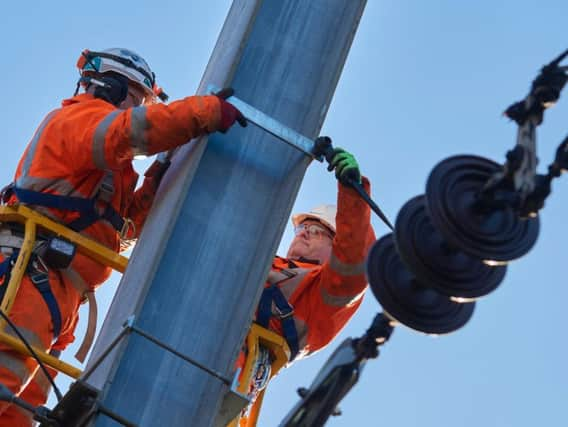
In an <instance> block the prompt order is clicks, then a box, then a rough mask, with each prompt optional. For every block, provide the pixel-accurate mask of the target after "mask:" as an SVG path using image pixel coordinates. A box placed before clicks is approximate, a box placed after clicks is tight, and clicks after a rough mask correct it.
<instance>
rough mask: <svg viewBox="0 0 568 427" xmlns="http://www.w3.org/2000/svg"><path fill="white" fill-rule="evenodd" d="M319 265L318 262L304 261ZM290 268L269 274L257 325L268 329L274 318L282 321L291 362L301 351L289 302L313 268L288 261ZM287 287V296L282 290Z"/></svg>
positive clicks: (261, 299)
mask: <svg viewBox="0 0 568 427" xmlns="http://www.w3.org/2000/svg"><path fill="white" fill-rule="evenodd" d="M302 261H303V262H304V261H305V262H309V263H313V264H315V265H317V264H318V263H317V262H316V261H312V260H302ZM288 266H289V268H284V269H281V270H279V271H276V270H271V271H270V273H269V274H268V278H267V282H268V283H269V286H267V287H265V288H264V290H263V291H262V295H261V296H260V302H259V304H258V311H257V314H256V323H258V324H259V325H260V326H262V327H263V328H268V324H269V321H270V319H271V318H272V317H276V318H277V319H278V320H280V325H281V326H282V334H283V336H284V339H285V340H286V343H287V344H288V347H289V348H290V360H289V362H291V361H292V360H294V359H295V358H296V356H297V355H298V352H299V351H300V348H299V347H300V345H299V337H298V335H299V334H298V329H297V327H296V322H295V320H294V307H293V306H292V305H291V304H290V303H289V302H288V299H289V298H290V296H291V295H292V293H293V292H294V291H295V290H296V289H297V286H299V285H300V283H301V282H302V280H303V277H304V276H305V274H306V273H308V272H309V271H310V270H311V268H302V267H298V266H297V265H296V264H295V263H294V262H293V261H291V260H288ZM283 287H286V294H287V295H286V294H285V292H283V291H282V288H283Z"/></svg>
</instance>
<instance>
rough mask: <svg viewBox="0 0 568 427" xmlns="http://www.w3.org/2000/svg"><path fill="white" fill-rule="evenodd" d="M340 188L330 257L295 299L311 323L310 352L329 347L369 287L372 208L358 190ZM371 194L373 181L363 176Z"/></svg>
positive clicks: (308, 279) (298, 311) (310, 274)
mask: <svg viewBox="0 0 568 427" xmlns="http://www.w3.org/2000/svg"><path fill="white" fill-rule="evenodd" d="M338 185H339V189H338V200H337V215H336V235H335V238H334V240H333V246H332V254H331V257H330V259H329V260H328V261H327V262H325V263H324V264H323V265H322V266H320V267H316V268H314V269H313V271H311V272H310V273H309V274H308V276H307V277H306V279H305V280H306V283H307V284H308V285H306V287H305V288H304V289H305V291H304V292H302V293H301V294H300V295H298V296H297V297H296V298H295V301H294V302H293V305H294V306H295V308H296V313H297V315H298V314H299V313H304V315H305V319H303V320H304V321H305V322H306V323H307V324H308V336H307V344H308V345H307V350H308V353H307V354H311V353H313V352H314V351H317V350H319V349H321V348H323V347H325V346H326V345H327V344H329V342H330V341H331V340H332V339H333V338H334V337H335V336H336V335H337V334H338V333H339V332H340V331H341V330H342V329H343V327H344V326H345V325H346V324H347V322H349V320H350V319H351V317H352V316H353V315H354V314H355V312H356V311H357V309H358V308H359V306H360V305H361V302H362V301H363V295H364V292H365V290H366V289H367V279H366V276H365V264H366V259H367V253H368V251H369V249H370V248H371V245H372V244H373V242H374V240H375V233H374V231H373V228H372V226H371V212H370V208H369V206H368V205H367V203H365V201H364V200H362V199H361V198H360V197H359V195H358V194H357V193H356V192H355V190H353V189H351V188H348V187H345V186H343V185H341V184H338ZM363 187H364V188H365V191H367V193H368V194H370V183H369V181H368V179H367V178H363Z"/></svg>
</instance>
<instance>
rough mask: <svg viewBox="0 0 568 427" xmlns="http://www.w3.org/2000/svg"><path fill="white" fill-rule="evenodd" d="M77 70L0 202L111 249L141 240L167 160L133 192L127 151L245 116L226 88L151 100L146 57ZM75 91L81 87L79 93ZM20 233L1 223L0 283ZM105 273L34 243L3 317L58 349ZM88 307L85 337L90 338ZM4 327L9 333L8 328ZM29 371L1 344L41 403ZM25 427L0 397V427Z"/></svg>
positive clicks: (97, 60)
mask: <svg viewBox="0 0 568 427" xmlns="http://www.w3.org/2000/svg"><path fill="white" fill-rule="evenodd" d="M77 66H78V68H79V71H80V79H79V82H78V83H77V89H76V91H75V96H73V97H72V98H70V99H66V100H64V101H63V103H62V106H61V108H58V109H56V110H54V111H52V112H51V113H49V114H48V115H47V117H46V118H45V119H44V120H43V122H42V123H41V124H40V126H39V127H38V129H37V130H36V132H35V135H34V136H33V138H32V140H31V141H30V143H29V145H28V147H27V148H26V150H25V152H24V155H23V157H22V159H21V160H20V163H19V165H18V168H17V171H16V174H15V180H14V182H13V184H12V185H11V186H9V187H8V188H7V190H6V191H5V192H4V193H5V194H4V200H5V201H7V202H8V203H23V204H26V205H28V206H29V207H31V208H32V209H36V210H37V211H39V212H41V213H42V214H44V215H47V216H48V217H50V218H52V219H54V220H56V221H58V222H61V223H63V224H66V225H67V226H68V227H70V228H71V229H73V230H75V231H78V232H80V233H82V234H84V235H86V236H88V237H90V238H92V239H94V240H96V241H97V242H99V243H102V244H104V245H106V246H108V247H109V248H111V249H113V250H115V251H117V252H118V251H119V250H120V249H121V243H123V242H125V241H127V240H131V239H135V238H137V237H138V235H139V233H140V230H141V228H142V226H143V224H144V220H145V218H146V215H147V213H148V211H149V209H150V206H151V205H152V201H153V199H154V194H155V192H156V189H157V187H158V184H159V182H160V178H161V176H162V175H163V173H164V171H165V169H166V168H167V165H168V162H163V163H161V162H155V163H154V164H153V165H152V166H151V167H150V168H149V169H148V171H147V172H146V173H145V179H144V182H143V184H142V186H141V187H140V188H139V189H138V190H135V187H136V181H137V178H138V175H137V174H136V172H135V171H134V169H133V167H132V160H133V158H134V156H135V155H153V154H156V153H160V152H165V151H167V150H170V149H173V148H175V147H178V146H180V145H183V144H185V143H187V142H189V141H190V140H191V139H192V138H195V137H198V136H201V135H205V134H208V133H211V132H216V131H221V132H226V131H227V130H228V129H229V128H230V127H231V126H232V125H233V124H234V123H235V122H238V123H239V124H240V125H241V126H245V125H246V120H245V118H244V117H243V115H242V114H241V113H240V112H239V111H238V110H237V109H236V108H235V107H233V106H232V105H231V104H229V103H227V102H226V101H225V100H224V98H226V97H227V96H230V92H231V91H230V90H229V91H222V92H223V94H221V93H219V94H218V95H212V96H190V97H187V98H184V99H181V100H178V101H175V102H172V103H170V104H168V105H166V104H163V103H157V98H159V99H161V100H163V101H165V100H167V96H166V95H165V93H164V92H163V91H162V90H161V89H160V88H159V87H158V86H157V85H156V82H155V75H154V73H153V72H152V71H151V69H150V68H149V66H148V64H147V63H146V61H145V60H144V59H143V58H142V57H140V56H139V55H137V54H136V53H134V52H132V51H130V50H128V49H118V48H116V49H107V50H104V51H101V52H92V51H87V50H86V51H84V52H82V54H81V56H80V58H79V61H78V63H77ZM81 87H82V88H83V89H84V92H85V93H82V94H78V92H79V89H80V88H81ZM22 236H23V234H22V229H21V227H19V226H18V225H17V224H10V223H3V224H0V251H1V253H0V262H1V263H0V273H4V277H3V282H0V283H1V284H2V285H6V284H7V282H8V281H7V277H8V275H9V265H10V262H11V261H12V260H13V259H14V258H15V256H16V255H17V253H18V250H19V247H20V245H21V241H22ZM47 239H49V236H39V239H38V244H37V245H36V246H37V247H39V248H41V247H42V246H43V247H44V248H45V246H44V245H42V242H43V241H44V240H47ZM46 264H47V265H46ZM6 273H8V274H6ZM109 275H110V269H109V268H107V267H105V266H102V265H100V264H98V263H96V262H94V261H92V260H89V259H87V258H85V257H84V256H82V255H80V254H76V255H75V256H74V258H73V261H72V262H71V264H70V265H69V266H65V265H57V263H55V261H52V265H50V264H49V263H47V262H45V259H42V252H41V250H40V249H38V250H36V251H34V254H33V255H32V260H31V262H30V264H29V267H28V274H27V275H26V277H25V278H24V279H23V281H22V283H21V285H20V288H19V291H18V294H17V296H16V299H15V302H14V304H13V308H12V310H11V312H10V318H11V320H12V321H13V322H14V323H15V324H16V325H17V326H18V328H19V330H20V332H21V333H22V334H23V336H24V337H25V338H26V339H27V341H28V342H29V343H30V344H32V345H34V346H36V347H38V348H39V349H42V350H45V351H50V352H51V353H52V354H55V355H57V354H58V353H59V352H60V351H61V350H63V349H65V347H67V345H69V344H70V343H71V342H73V340H74V335H73V334H74V330H75V326H76V325H77V320H78V319H77V318H78V310H79V305H80V304H81V303H82V302H84V301H85V300H88V301H89V302H90V306H91V307H93V306H94V298H93V291H94V290H95V289H96V288H97V287H98V286H100V285H101V284H102V283H103V282H104V281H105V280H106V279H107V278H108V277H109ZM0 280H1V278H0ZM4 289H5V286H0V290H2V291H3V290H4ZM91 313H94V311H91ZM91 313H90V315H89V318H90V319H89V320H90V321H89V323H90V326H89V327H88V332H87V335H88V338H89V339H88V340H87V341H92V338H93V336H94V326H95V321H94V318H93V317H94V316H92V315H91ZM6 331H7V332H8V333H13V331H11V328H10V327H9V326H7V327H6ZM89 345H90V342H87V343H85V342H84V343H83V346H82V347H81V349H80V350H79V352H78V355H77V356H78V358H79V359H84V357H85V356H86V354H87V351H88V347H89ZM51 372H52V373H53V371H51ZM36 373H38V365H37V363H36V361H35V360H34V359H33V358H31V357H24V356H22V355H20V354H18V353H16V352H14V351H12V350H10V349H9V348H8V347H7V346H6V345H0V382H1V383H3V384H4V385H6V386H7V387H8V388H10V390H11V391H12V392H14V393H15V394H16V395H18V396H19V397H20V398H22V399H24V400H26V401H27V402H29V403H31V404H32V405H34V406H38V405H41V404H43V403H45V401H46V399H47V394H48V386H49V382H48V381H47V378H45V376H44V375H43V373H41V374H38V375H36ZM31 425H32V416H31V414H30V413H27V412H26V411H24V410H23V409H20V408H18V407H15V406H10V405H9V404H8V403H7V402H0V426H6V427H8V426H9V427H24V426H26V427H27V426H31Z"/></svg>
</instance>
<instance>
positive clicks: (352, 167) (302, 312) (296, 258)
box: [237, 148, 375, 426]
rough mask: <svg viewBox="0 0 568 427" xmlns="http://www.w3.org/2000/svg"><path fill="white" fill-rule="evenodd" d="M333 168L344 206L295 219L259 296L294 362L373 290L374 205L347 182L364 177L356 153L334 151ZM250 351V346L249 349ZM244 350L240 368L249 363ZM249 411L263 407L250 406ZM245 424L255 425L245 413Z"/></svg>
mask: <svg viewBox="0 0 568 427" xmlns="http://www.w3.org/2000/svg"><path fill="white" fill-rule="evenodd" d="M328 169H329V170H332V169H335V175H336V177H337V179H338V181H339V183H338V194H337V206H336V205H321V206H318V207H315V208H314V209H312V210H311V211H310V212H307V213H300V214H296V215H293V216H292V223H293V225H294V232H295V235H296V237H295V238H294V240H293V241H292V243H291V244H290V247H289V249H288V253H287V255H286V258H282V257H278V256H277V257H275V258H274V261H273V263H272V268H271V270H270V272H269V274H268V278H267V281H266V283H265V286H264V290H263V293H262V296H261V299H260V303H259V307H258V310H257V313H256V319H255V321H256V323H258V324H260V325H261V326H264V327H267V328H269V329H271V330H273V331H275V332H277V333H278V334H280V335H281V336H283V337H284V339H285V340H286V342H287V343H288V346H289V347H290V351H291V356H290V360H289V364H290V363H292V362H294V361H297V360H299V359H301V358H303V357H306V356H309V355H310V354H313V353H315V352H316V351H318V350H321V349H322V348H323V347H325V346H327V345H328V344H329V343H330V342H331V341H332V339H333V338H334V337H335V336H336V335H337V334H338V333H339V332H340V331H341V330H342V329H343V327H344V326H345V325H346V324H347V322H348V321H349V320H350V319H351V317H352V316H353V315H354V314H355V312H356V311H357V309H358V308H359V306H360V305H361V302H362V300H363V295H364V293H365V290H366V288H367V280H366V277H365V261H366V258H367V253H368V251H369V249H370V247H371V245H372V244H373V242H374V241H375V233H374V231H373V228H372V226H371V218H370V216H371V212H370V208H369V206H368V205H367V203H366V202H365V201H364V200H363V199H361V197H359V195H358V194H357V192H356V191H355V190H353V189H352V188H350V186H349V185H348V182H349V181H350V180H355V181H358V182H361V183H362V185H363V187H364V189H365V191H366V192H367V193H368V194H370V191H371V188H370V183H369V181H368V180H367V178H365V177H361V175H360V172H359V167H358V165H357V162H356V161H355V158H354V157H353V155H351V154H350V153H348V152H346V151H345V150H343V149H341V148H336V149H335V150H334V154H333V157H332V159H331V161H330V167H329V168H328ZM245 350H246V349H245ZM270 357H271V356H270V354H269V353H268V351H267V350H266V349H262V350H261V351H260V355H259V357H258V358H257V361H256V366H255V368H254V370H255V371H254V372H253V381H252V383H251V384H250V393H249V395H250V397H251V398H252V399H253V400H254V399H255V398H256V396H257V394H258V393H259V392H260V391H261V390H262V389H263V388H264V387H265V386H266V383H267V382H268V379H269V377H270V374H271V373H270ZM243 362H244V353H241V355H240V357H239V361H237V366H241V367H242V366H243ZM247 410H248V411H251V410H252V411H255V412H256V411H258V407H249V408H248V409H247ZM246 412H247V411H245V413H244V414H243V415H244V416H243V417H242V418H241V420H240V423H239V424H240V426H248V425H254V424H253V423H252V422H250V420H251V419H254V418H255V416H256V414H255V416H251V415H250V414H248V413H246Z"/></svg>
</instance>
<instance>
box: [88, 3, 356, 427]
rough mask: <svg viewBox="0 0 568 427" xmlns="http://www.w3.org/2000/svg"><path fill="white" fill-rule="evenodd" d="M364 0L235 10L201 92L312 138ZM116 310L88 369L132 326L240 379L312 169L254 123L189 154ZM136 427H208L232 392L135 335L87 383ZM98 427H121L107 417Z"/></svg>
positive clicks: (177, 167)
mask: <svg viewBox="0 0 568 427" xmlns="http://www.w3.org/2000/svg"><path fill="white" fill-rule="evenodd" d="M364 6H365V0H309V1H306V0H286V1H282V0H264V1H263V0H235V1H234V3H233V5H232V7H231V9H230V11H229V14H228V16H227V19H226V21H225V25H224V27H223V29H222V31H221V34H220V36H219V40H218V42H217V45H216V47H215V49H214V51H213V54H212V57H211V59H210V62H209V65H208V66H207V69H206V72H205V74H204V77H203V80H202V82H201V86H200V93H204V91H205V88H206V85H207V84H210V83H211V84H215V85H216V86H219V87H223V86H231V87H233V88H234V89H235V91H236V95H237V96H238V97H239V98H241V99H242V100H244V101H245V102H247V103H249V104H250V105H252V106H254V107H255V108H257V109H259V110H261V111H263V112H264V113H266V114H268V115H269V116H272V117H273V118H275V119H276V120H278V121H279V122H281V123H282V124H284V125H286V126H288V127H291V128H292V129H294V130H296V131H298V132H300V133H302V134H304V135H306V136H308V137H310V138H315V137H316V136H317V135H318V132H319V130H320V128H321V126H322V123H323V120H324V118H325V115H326V112H327V109H328V106H329V104H330V101H331V98H332V95H333V92H334V90H335V87H336V84H337V81H338V79H339V76H340V73H341V70H342V68H343V65H344V62H345V59H346V56H347V53H348V51H349V48H350V45H351V42H352V40H353V37H354V34H355V30H356V28H357V25H358V23H359V20H360V17H361V14H362V12H363V9H364ZM174 159H175V161H174V164H173V166H172V168H170V170H169V171H168V174H167V175H166V177H165V180H164V182H163V183H162V187H161V191H160V195H159V197H158V199H157V200H156V204H155V206H154V208H153V210H152V213H151V215H150V217H149V219H148V221H147V224H146V226H145V229H144V232H143V234H142V236H141V238H140V241H139V243H138V245H137V246H136V248H135V250H134V252H133V254H132V257H131V262H130V265H129V267H128V270H127V272H126V273H125V275H124V277H123V279H122V281H121V284H120V286H119V290H118V292H117V295H116V297H115V299H114V301H113V304H112V306H111V308H110V310H109V313H108V316H107V318H106V320H105V323H104V325H103V328H102V331H101V333H100V336H99V339H98V340H97V343H96V345H95V348H94V350H93V355H92V356H91V358H90V362H89V364H88V366H87V371H88V370H89V369H90V368H93V366H95V365H96V361H97V360H98V359H99V358H100V356H101V355H102V354H104V352H105V349H107V348H108V346H109V344H110V343H111V342H112V341H113V340H114V338H115V337H116V336H117V335H118V334H119V333H120V330H121V328H122V324H123V323H124V322H125V321H126V320H127V319H128V318H129V317H130V318H133V319H134V320H133V325H134V326H135V328H137V329H139V330H141V331H143V332H144V333H146V334H149V335H151V336H152V337H155V338H156V339H157V340H158V341H159V342H161V343H164V344H166V345H167V346H170V347H171V348H173V349H175V350H176V351H177V352H179V353H180V354H182V355H185V356H187V357H189V358H191V359H193V360H196V361H198V362H200V363H201V364H203V365H205V366H206V367H207V368H208V369H210V370H213V371H215V372H217V373H218V374H219V376H220V377H223V378H231V373H232V370H233V364H234V360H235V358H236V356H237V354H238V351H239V349H240V347H241V344H242V342H243V339H244V337H245V335H246V333H247V329H248V326H249V324H250V321H251V318H252V315H253V313H254V310H255V308H256V304H257V302H258V299H259V297H260V292H261V289H262V284H263V282H264V279H265V277H266V275H267V273H268V269H269V267H270V264H271V260H272V257H273V256H274V254H275V252H276V249H277V247H278V243H279V241H280V238H281V236H282V233H283V231H284V228H285V225H286V223H287V221H288V218H289V215H290V212H291V209H292V206H293V203H294V200H295V197H296V194H297V192H298V188H299V186H300V183H301V181H302V178H303V176H304V173H305V170H306V168H307V166H308V164H309V158H308V157H307V156H306V155H304V154H303V153H301V152H299V151H297V150H295V149H294V148H292V147H290V146H288V145H286V144H284V143H282V142H280V141H278V140H277V139H275V138H274V137H272V136H270V135H268V134H267V133H265V132H263V131H261V130H260V129H258V128H255V127H254V126H252V125H249V127H247V128H246V129H237V128H236V127H235V128H234V129H232V130H231V131H230V132H229V133H228V134H226V135H221V134H214V135H211V136H210V137H209V138H208V141H207V142H205V141H197V142H193V143H192V144H191V145H188V146H185V147H183V148H182V149H181V150H180V151H178V153H177V154H176V156H175V158H174ZM88 382H89V383H91V384H92V385H94V386H96V387H98V388H100V389H102V390H103V399H102V404H103V405H104V406H105V407H107V408H108V409H110V410H112V411H114V412H116V413H118V414H120V415H121V416H122V417H125V418H127V419H129V420H130V421H132V422H134V423H136V424H137V425H139V426H156V425H163V426H189V425H191V426H194V425H195V426H200V427H201V426H210V425H212V423H213V422H214V419H215V414H216V412H217V411H218V410H219V406H220V403H221V400H222V397H223V395H224V393H225V392H226V390H227V385H226V384H225V383H224V382H223V381H222V380H220V379H219V378H218V377H217V376H215V375H211V374H210V373H208V372H206V371H205V370H203V369H200V368H198V367H196V366H195V365H193V364H191V363H188V362H187V361H186V360H184V359H183V358H181V357H179V356H178V355H175V354H173V353H172V352H169V351H166V350H164V348H162V347H160V346H159V345H157V344H156V343H155V342H153V341H151V340H150V339H148V338H147V337H144V336H142V335H141V334H138V333H135V332H130V333H129V334H127V335H126V336H125V337H124V338H123V339H122V340H120V342H119V344H118V345H117V346H116V347H114V350H113V351H111V352H110V353H109V354H107V355H106V357H105V358H104V360H103V362H102V363H101V364H99V365H96V369H94V370H93V372H92V374H90V375H89V378H88ZM94 424H95V425H96V426H107V425H108V426H111V425H117V424H116V423H115V422H114V421H112V420H110V419H109V418H108V417H106V416H105V415H99V416H98V417H97V418H96V421H95V423H94Z"/></svg>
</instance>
